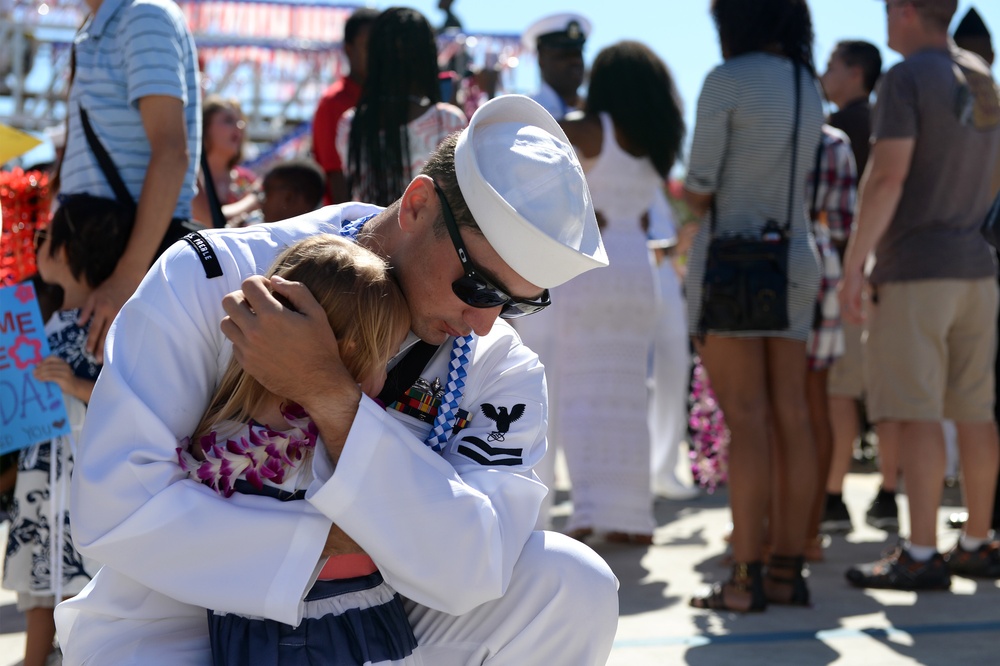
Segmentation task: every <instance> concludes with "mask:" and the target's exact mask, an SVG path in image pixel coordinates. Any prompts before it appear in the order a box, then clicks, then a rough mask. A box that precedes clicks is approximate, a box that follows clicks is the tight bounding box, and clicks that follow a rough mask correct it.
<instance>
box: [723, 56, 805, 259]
mask: <svg viewBox="0 0 1000 666" xmlns="http://www.w3.org/2000/svg"><path fill="white" fill-rule="evenodd" d="M800 66H801V65H800V64H799V61H798V60H792V72H793V75H794V77H795V119H794V120H793V125H792V172H791V174H790V175H789V178H788V208H787V210H786V213H785V227H784V228H783V229H782V233H784V234H785V235H787V234H788V232H789V231H790V230H791V228H792V202H793V200H794V195H795V170H796V166H797V164H796V162H797V161H798V152H799V114H800V113H801V110H802V84H801V82H800V81H799V67H800ZM716 189H718V188H716ZM709 206H710V210H711V219H710V224H711V226H710V227H709V234H708V237H709V239H711V238H712V237H714V236H715V221H716V220H715V218H716V211H715V195H712V202H711V204H709Z"/></svg>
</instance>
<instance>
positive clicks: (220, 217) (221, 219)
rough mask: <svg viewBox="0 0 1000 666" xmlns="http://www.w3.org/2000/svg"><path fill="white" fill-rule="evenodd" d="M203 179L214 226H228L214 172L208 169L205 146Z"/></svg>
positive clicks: (202, 159) (202, 167)
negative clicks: (213, 175)
mask: <svg viewBox="0 0 1000 666" xmlns="http://www.w3.org/2000/svg"><path fill="white" fill-rule="evenodd" d="M201 179H202V181H203V182H202V184H203V185H204V186H205V197H206V198H207V199H208V208H209V210H210V211H211V213H212V226H213V227H215V228H216V229H221V228H223V227H224V226H226V216H225V215H224V214H223V212H222V202H221V201H219V193H218V192H216V191H215V179H214V178H212V171H211V170H210V169H209V168H208V157H207V155H206V152H205V149H204V146H203V147H202V150H201Z"/></svg>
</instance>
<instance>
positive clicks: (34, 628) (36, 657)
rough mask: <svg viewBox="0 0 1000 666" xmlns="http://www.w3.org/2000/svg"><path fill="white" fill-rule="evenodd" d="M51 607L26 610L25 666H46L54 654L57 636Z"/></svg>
mask: <svg viewBox="0 0 1000 666" xmlns="http://www.w3.org/2000/svg"><path fill="white" fill-rule="evenodd" d="M52 613H53V611H52V609H51V608H32V609H30V610H27V611H25V613H24V619H25V644H24V666H45V661H46V660H47V659H48V658H49V655H50V654H52V641H53V640H55V637H56V623H55V620H54V619H53V616H52Z"/></svg>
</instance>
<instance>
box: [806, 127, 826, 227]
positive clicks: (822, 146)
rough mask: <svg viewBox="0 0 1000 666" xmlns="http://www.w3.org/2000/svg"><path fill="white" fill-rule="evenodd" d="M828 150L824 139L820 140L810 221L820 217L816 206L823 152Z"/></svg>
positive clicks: (810, 206) (814, 172)
mask: <svg viewBox="0 0 1000 666" xmlns="http://www.w3.org/2000/svg"><path fill="white" fill-rule="evenodd" d="M824 150H826V145H825V144H824V142H823V139H822V138H820V140H819V146H817V148H816V165H815V167H814V168H813V177H812V186H813V190H812V202H811V203H810V204H809V219H810V220H812V221H815V220H816V218H817V217H819V211H818V210H817V209H816V204H817V203H819V179H820V177H821V176H820V169H821V168H822V166H823V151H824Z"/></svg>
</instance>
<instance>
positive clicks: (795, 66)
mask: <svg viewBox="0 0 1000 666" xmlns="http://www.w3.org/2000/svg"><path fill="white" fill-rule="evenodd" d="M799 67H800V64H799V61H798V60H792V72H794V76H795V127H794V129H793V130H792V175H791V176H790V177H789V179H788V212H787V214H786V215H785V233H786V234H787V233H788V232H789V231H791V230H792V199H794V198H795V185H796V182H795V178H796V176H795V171H796V164H797V162H798V156H799V113H800V112H801V110H802V83H801V82H800V81H799ZM799 186H800V187H801V183H800V184H799Z"/></svg>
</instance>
